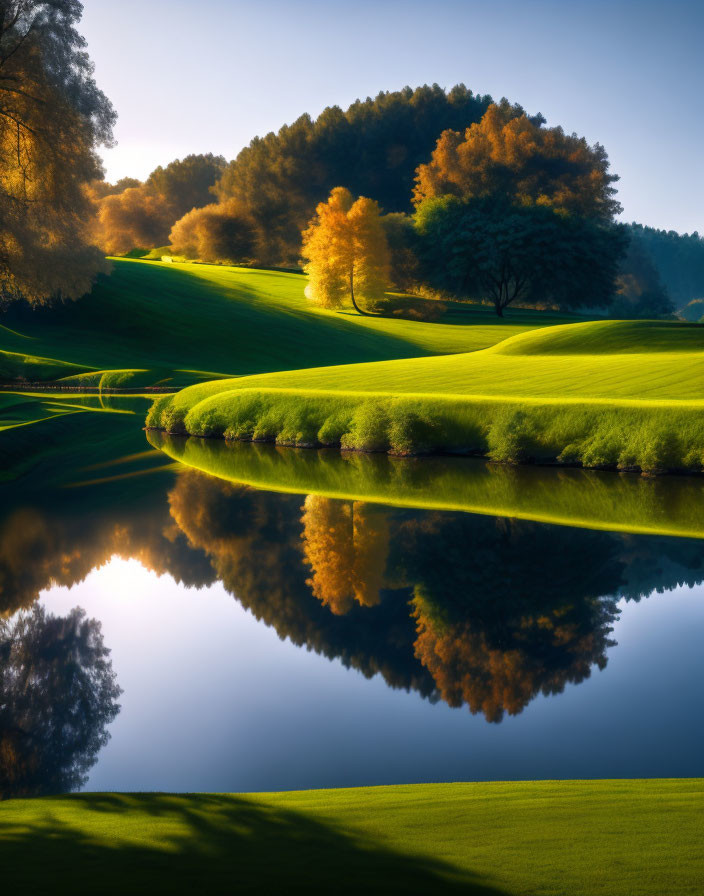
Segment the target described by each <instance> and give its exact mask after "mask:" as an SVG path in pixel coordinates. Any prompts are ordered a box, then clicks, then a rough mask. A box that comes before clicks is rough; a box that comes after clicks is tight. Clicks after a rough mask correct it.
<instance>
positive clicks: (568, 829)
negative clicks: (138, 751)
mask: <svg viewBox="0 0 704 896" xmlns="http://www.w3.org/2000/svg"><path fill="white" fill-rule="evenodd" d="M702 810H704V784H703V783H702V781H700V780H686V779H683V780H650V781H579V782H569V781H565V782H527V783H506V784H500V783H495V784H432V785H410V786H400V787H377V788H359V789H342V790H328V791H301V792H297V793H296V792H294V793H278V794H275V793H272V794H250V795H242V796H237V795H223V794H218V795H216V794H213V795H206V794H203V795H188V796H185V795H184V796H179V795H166V794H142V795H129V794H84V795H78V796H70V797H59V798H53V799H37V800H26V801H20V800H15V801H10V802H7V803H5V804H3V805H2V809H1V810H0V856H1V857H2V862H3V877H4V879H5V882H6V886H7V887H8V888H9V890H10V891H11V892H19V891H20V890H22V891H23V892H35V893H36V892H49V891H51V892H54V893H55V892H71V893H77V892H80V893H88V892H95V890H96V887H97V886H98V882H99V889H100V891H101V892H107V893H124V892H128V891H129V890H133V889H134V888H135V886H137V888H138V890H139V891H140V892H159V893H167V892H196V891H197V892H208V893H225V892H230V891H232V890H234V889H236V890H237V892H286V893H291V892H297V893H298V892H300V893H313V892H342V893H360V892H378V893H409V892H411V893H430V892H438V893H440V892H442V893H455V892H457V893H460V892H461V893H475V894H484V896H490V894H493V896H501V894H503V896H508V894H514V896H527V894H543V896H549V894H554V896H565V894H567V893H569V894H571V896H577V894H580V896H591V894H605V893H608V894H609V896H619V894H624V896H625V894H628V896H662V894H663V893H668V894H685V893H686V894H695V893H698V892H699V888H700V885H701V881H702V876H703V875H704V860H703V859H702V852H701V839H702V836H704V811H702ZM38 855H41V858H42V860H41V862H37V860H36V857H37V856H38Z"/></svg>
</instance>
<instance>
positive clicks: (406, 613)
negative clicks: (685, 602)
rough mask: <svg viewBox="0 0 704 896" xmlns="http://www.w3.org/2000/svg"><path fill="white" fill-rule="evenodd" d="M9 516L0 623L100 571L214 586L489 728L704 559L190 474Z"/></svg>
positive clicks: (300, 639)
mask: <svg viewBox="0 0 704 896" xmlns="http://www.w3.org/2000/svg"><path fill="white" fill-rule="evenodd" d="M142 483H144V484H140V485H139V488H135V489H133V490H132V491H131V492H130V493H125V491H124V487H123V486H122V485H118V486H116V487H113V488H112V490H110V489H108V488H107V487H106V488H105V489H103V490H96V491H93V492H91V494H90V495H87V499H86V500H85V501H84V503H83V505H82V506H76V498H75V496H74V495H73V494H71V493H69V492H68V491H65V492H64V493H63V494H64V496H65V497H64V499H63V503H62V502H61V501H59V500H58V499H57V497H56V495H54V496H52V497H51V500H48V501H46V502H44V503H43V504H42V502H41V501H39V500H37V501H35V503H34V504H33V505H31V506H28V505H25V504H23V503H20V504H18V505H16V506H14V507H12V506H10V507H8V508H7V510H6V511H5V515H4V518H2V519H0V615H4V616H5V617H8V616H10V615H11V614H12V613H13V612H15V611H16V610H17V609H18V608H21V607H30V606H31V605H32V604H33V602H34V601H35V600H36V598H37V596H38V594H39V593H40V591H41V590H43V589H45V588H47V587H49V586H50V585H52V584H56V583H57V584H61V585H72V584H74V583H76V582H78V581H81V580H82V579H84V578H85V577H86V575H87V574H88V573H89V572H90V570H91V569H93V568H95V567H97V566H100V565H102V564H103V563H105V562H106V561H107V560H109V559H110V557H112V556H115V555H117V556H120V557H124V558H134V559H137V560H139V561H140V562H141V563H142V564H143V565H144V566H145V567H146V568H148V569H151V570H154V571H156V572H158V573H163V572H168V573H169V574H170V575H171V576H173V577H174V579H176V580H177V581H178V582H181V583H184V584H186V585H196V586H202V585H207V584H212V583H214V582H216V581H220V582H222V583H223V585H224V587H225V588H226V589H227V590H228V591H229V592H230V593H231V594H233V595H234V596H235V597H236V599H237V600H238V601H239V602H240V603H241V604H242V605H243V606H244V607H245V608H246V609H248V610H249V611H251V612H252V613H253V614H254V615H255V616H256V618H257V619H260V620H261V621H263V622H264V623H265V624H266V625H269V626H272V627H273V628H274V629H275V630H276V632H277V633H278V634H279V636H280V637H281V638H288V639H290V640H291V641H292V642H293V643H294V644H297V645H301V646H306V647H307V648H309V649H312V650H315V651H317V652H318V653H320V654H322V655H324V656H326V657H328V658H330V659H338V660H340V661H341V662H342V663H344V664H345V665H346V666H349V667H352V668H355V669H358V670H360V671H361V672H362V673H363V674H364V675H366V676H368V677H371V676H372V675H375V674H381V675H382V676H383V677H384V679H385V681H386V682H387V683H388V684H389V685H390V686H392V687H399V688H405V689H411V690H415V691H417V692H418V693H420V694H422V695H423V696H425V697H428V698H431V699H436V698H441V699H443V700H444V701H446V702H447V703H448V704H450V705H452V706H460V705H467V706H468V708H469V710H470V711H471V712H473V713H482V714H483V715H484V716H485V717H486V718H487V719H489V720H491V721H499V720H500V719H501V718H502V716H503V715H504V713H509V714H516V713H519V712H520V711H521V710H522V709H523V708H524V707H525V706H526V705H527V704H528V703H529V702H530V701H531V700H532V699H533V698H534V697H535V696H537V695H538V694H541V693H542V694H554V693H558V692H559V691H561V690H563V689H564V687H565V685H566V684H567V683H570V682H574V683H577V682H580V681H583V680H584V679H585V678H587V677H588V676H589V675H590V672H591V670H592V669H593V668H603V667H604V665H605V663H606V655H607V651H608V648H609V646H610V645H611V644H612V641H611V640H610V631H611V628H612V625H613V621H614V619H615V618H616V616H617V610H616V601H617V598H619V597H623V596H625V597H628V598H635V599H637V598H639V597H640V596H642V595H644V594H649V593H651V592H652V591H653V589H661V590H662V589H666V588H671V587H674V586H676V585H678V584H682V583H687V584H690V585H691V584H695V583H696V582H699V581H701V580H702V578H703V577H704V572H703V567H704V545H702V543H701V542H697V541H692V540H687V539H666V538H659V537H640V536H624V535H620V534H608V533H602V532H594V531H589V530H580V529H570V528H565V527H555V526H546V525H541V524H539V523H532V522H527V521H516V520H502V519H495V518H492V517H481V516H476V515H471V514H464V513H459V512H457V513H447V512H440V511H419V510H410V509H399V508H389V507H385V506H381V505H373V504H369V503H364V502H360V501H339V500H333V499H330V498H324V497H320V496H314V495H309V496H307V497H306V498H305V499H301V497H299V496H296V495H281V494H276V493H269V492H262V491H256V490H254V489H251V488H249V487H247V486H244V485H236V484H232V483H228V482H225V481H223V480H220V479H216V478H213V477H210V476H208V475H206V474H203V473H200V472H197V471H195V470H191V469H181V470H180V471H179V472H178V473H177V475H176V476H175V478H172V477H169V479H168V480H167V479H152V480H148V481H147V480H142Z"/></svg>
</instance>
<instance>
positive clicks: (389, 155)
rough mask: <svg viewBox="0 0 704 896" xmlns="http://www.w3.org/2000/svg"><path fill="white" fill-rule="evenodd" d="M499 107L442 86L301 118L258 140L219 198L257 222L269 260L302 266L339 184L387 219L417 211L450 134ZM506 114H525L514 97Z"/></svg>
mask: <svg viewBox="0 0 704 896" xmlns="http://www.w3.org/2000/svg"><path fill="white" fill-rule="evenodd" d="M491 101H492V100H491V97H489V96H479V95H475V94H473V93H472V91H471V90H468V89H467V88H466V87H465V86H464V85H463V84H459V85H457V86H456V87H453V88H452V89H451V90H450V91H448V92H446V91H444V90H443V89H442V88H440V87H438V85H437V84H434V85H433V86H432V87H430V86H427V85H425V86H423V87H418V88H416V89H415V90H413V89H411V88H410V87H405V88H404V89H403V90H400V91H393V92H385V93H380V94H378V96H376V97H375V98H374V99H371V98H367V99H366V100H357V102H355V103H353V104H352V105H351V106H350V107H349V108H348V109H346V110H344V111H343V110H342V109H340V108H339V107H338V106H331V107H328V108H326V109H325V110H323V112H322V113H321V114H320V115H319V116H318V118H316V119H313V118H311V117H310V116H309V115H302V116H301V117H300V118H298V119H297V120H296V121H294V122H293V123H292V124H290V125H284V127H282V128H281V129H280V130H279V131H278V132H277V133H276V134H274V133H270V134H267V135H266V136H265V137H256V138H255V139H254V140H252V142H251V143H250V144H249V146H247V147H245V148H244V149H243V150H242V151H241V152H240V153H239V155H238V156H237V158H236V159H235V160H234V161H232V162H230V164H229V165H228V167H227V170H226V171H225V172H224V174H223V176H222V178H221V179H220V181H219V183H218V185H217V188H216V189H217V195H218V197H219V198H220V199H221V200H226V199H236V200H237V201H238V202H239V203H240V204H241V205H242V206H244V207H245V208H247V209H248V211H249V212H250V213H251V215H252V216H253V218H254V220H255V221H256V223H257V225H258V227H259V228H260V230H261V231H262V233H263V235H264V241H263V242H262V244H261V248H260V253H261V256H260V261H261V262H263V263H266V264H295V263H296V261H297V259H298V256H299V251H300V233H301V230H302V229H303V228H304V227H305V226H306V224H307V222H308V220H309V219H310V217H311V215H312V214H313V212H314V210H315V207H316V205H317V203H319V202H321V201H322V200H323V199H324V198H325V197H326V196H327V195H328V194H329V193H330V191H331V190H332V189H333V188H334V187H336V186H338V185H340V184H343V185H344V186H345V187H347V188H348V189H349V190H350V191H351V192H352V193H354V194H355V195H362V196H371V197H373V198H374V199H375V200H376V201H377V202H378V203H379V204H380V206H381V207H382V208H383V209H384V210H385V211H386V212H401V211H408V210H409V209H410V200H411V193H412V190H413V178H414V176H415V171H416V168H417V167H418V165H420V164H421V162H425V161H426V160H427V159H428V157H429V156H430V153H431V151H432V149H433V146H434V145H435V141H436V140H437V138H438V136H439V135H440V134H441V132H442V131H444V130H445V129H447V128H455V129H463V128H466V127H467V126H468V125H470V124H472V122H477V121H479V120H480V119H481V117H482V115H483V114H484V112H485V111H486V109H487V107H488V106H489V104H490V103H491ZM501 108H502V109H503V110H504V111H505V114H506V115H519V114H521V113H522V112H523V110H522V109H521V107H520V106H510V105H509V104H508V102H507V101H505V100H504V101H502V104H501Z"/></svg>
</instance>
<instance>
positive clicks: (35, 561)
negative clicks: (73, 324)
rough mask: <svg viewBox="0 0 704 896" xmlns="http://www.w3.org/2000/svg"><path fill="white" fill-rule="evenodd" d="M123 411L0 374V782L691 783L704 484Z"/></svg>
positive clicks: (11, 788) (141, 403)
mask: <svg viewBox="0 0 704 896" xmlns="http://www.w3.org/2000/svg"><path fill="white" fill-rule="evenodd" d="M147 406H148V402H147V400H146V399H138V398H134V399H126V398H115V397H106V396H97V397H90V398H80V397H76V396H73V397H65V396H64V397H56V396H35V397H27V396H21V395H9V394H7V393H5V394H3V395H0V429H1V428H2V427H3V426H4V427H6V428H5V429H4V430H2V431H0V462H1V463H2V467H1V471H0V494H2V502H1V504H0V612H2V613H3V614H4V618H5V623H4V632H3V635H2V641H1V642H0V648H1V649H2V652H0V663H2V667H1V668H0V688H1V690H0V747H2V748H3V750H2V751H1V753H0V774H1V775H2V777H3V779H4V780H3V785H2V791H3V792H4V794H5V795H13V794H16V795H23V794H29V793H55V792H62V791H64V790H71V789H78V788H80V789H85V790H101V791H103V790H129V791H135V790H167V791H260V790H285V789H303V788H313V787H336V786H347V785H363V784H392V783H410V782H418V781H458V780H515V779H540V778H550V779H553V778H620V777H679V776H691V777H696V776H701V775H703V774H704V760H703V759H702V757H703V756H704V749H703V748H704V712H703V711H702V703H701V697H700V690H701V681H702V680H704V652H703V651H702V649H701V645H702V635H703V634H704V587H703V585H702V582H703V581H704V512H703V510H704V493H703V488H704V484H703V480H702V479H701V478H698V477H691V478H687V477H663V478H660V479H657V480H647V479H644V478H641V477H637V476H633V475H632V474H621V475H619V474H614V473H597V472H588V471H582V470H565V469H559V470H558V469H550V468H548V469H535V468H526V469H512V468H506V467H500V466H497V465H493V464H487V463H486V462H484V461H482V460H478V459H472V458H433V459H414V460H410V459H393V458H388V457H386V456H384V457H378V456H361V455H354V456H352V455H346V456H345V455H340V454H339V453H338V452H317V451H305V450H300V449H299V450H297V449H277V448H275V447H274V446H268V445H265V446H263V445H250V444H237V445H226V444H224V443H220V442H214V441H211V442H205V441H202V440H193V439H189V440H186V439H175V438H173V439H169V438H167V437H163V436H161V435H159V434H156V433H145V432H144V431H143V429H142V425H143V419H144V414H145V412H146V408H147ZM76 607H80V608H81V609H82V610H83V611H84V613H85V615H84V616H81V614H79V613H73V615H72V611H73V610H74V608H76ZM52 617H55V618H52ZM89 620H95V621H96V622H95V623H90V622H89ZM106 649H107V650H109V651H110V652H109V654H108V653H106ZM119 689H121V693H119V694H118V690H119ZM118 704H119V709H118Z"/></svg>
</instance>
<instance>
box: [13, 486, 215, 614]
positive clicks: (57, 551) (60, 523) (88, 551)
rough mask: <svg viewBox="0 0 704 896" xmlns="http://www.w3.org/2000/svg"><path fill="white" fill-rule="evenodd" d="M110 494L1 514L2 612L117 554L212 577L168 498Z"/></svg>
mask: <svg viewBox="0 0 704 896" xmlns="http://www.w3.org/2000/svg"><path fill="white" fill-rule="evenodd" d="M160 497H161V502H160V503H157V504H156V505H155V506H151V505H150V504H149V503H148V502H146V501H140V502H137V503H135V504H125V503H124V502H122V503H121V502H118V501H114V500H112V501H109V502H105V503H104V504H102V505H101V503H100V502H96V503H97V506H96V507H95V508H94V509H92V510H91V512H90V513H81V512H78V513H76V512H73V511H69V512H62V510H63V508H61V507H60V506H59V507H51V508H49V509H45V508H42V507H19V508H15V509H12V510H10V511H9V513H8V514H7V516H6V517H5V519H4V520H1V521H0V616H2V615H9V614H11V613H14V612H15V611H16V610H19V609H21V608H27V607H30V606H32V604H33V603H34V601H35V600H36V599H37V596H38V595H39V592H40V591H42V590H43V589H45V588H48V587H49V586H51V585H65V586H68V587H70V586H72V585H75V584H76V583H78V582H81V581H83V579H85V577H86V576H87V575H88V573H89V572H90V571H91V570H92V569H95V568H96V567H99V566H102V565H103V564H104V563H106V562H107V561H108V560H109V559H110V558H111V557H113V556H118V557H122V558H124V559H135V560H138V561H139V562H140V563H141V564H142V565H143V566H144V567H145V568H146V569H151V570H154V571H155V572H157V573H160V574H161V573H165V572H168V573H169V574H170V575H171V576H172V577H173V578H174V579H176V580H177V581H179V582H183V583H184V584H187V585H204V584H207V583H210V582H212V581H213V578H214V576H213V571H212V568H211V566H210V564H209V563H207V561H206V560H205V558H204V556H203V555H202V554H200V555H195V554H194V553H193V552H192V551H189V549H188V545H187V544H186V540H185V538H184V537H183V533H182V532H181V531H180V530H179V529H178V527H175V526H174V525H173V520H171V518H170V517H169V514H168V509H167V507H166V505H165V501H164V495H163V492H162V493H161V496H160Z"/></svg>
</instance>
